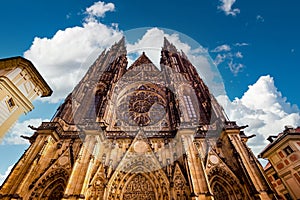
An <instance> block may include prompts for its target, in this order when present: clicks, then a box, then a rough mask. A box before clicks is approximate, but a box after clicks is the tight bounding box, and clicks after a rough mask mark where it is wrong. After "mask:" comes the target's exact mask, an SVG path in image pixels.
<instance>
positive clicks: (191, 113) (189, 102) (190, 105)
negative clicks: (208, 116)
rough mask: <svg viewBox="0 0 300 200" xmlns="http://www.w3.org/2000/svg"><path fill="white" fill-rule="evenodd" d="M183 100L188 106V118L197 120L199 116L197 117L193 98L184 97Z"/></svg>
mask: <svg viewBox="0 0 300 200" xmlns="http://www.w3.org/2000/svg"><path fill="white" fill-rule="evenodd" d="M183 99H184V103H185V105H186V109H187V113H188V116H189V117H190V118H196V117H197V116H196V112H195V109H194V106H193V103H192V100H191V97H190V96H183Z"/></svg>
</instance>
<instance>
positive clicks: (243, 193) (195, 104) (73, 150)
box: [0, 38, 274, 200]
mask: <svg viewBox="0 0 300 200" xmlns="http://www.w3.org/2000/svg"><path fill="white" fill-rule="evenodd" d="M126 54H127V53H126V48H125V38H122V39H121V40H120V41H119V42H118V43H116V44H114V45H113V46H112V47H111V48H110V49H109V50H105V51H104V52H103V53H102V54H101V55H100V56H99V57H98V58H97V59H96V61H95V62H94V63H93V64H92V66H91V67H90V68H89V70H88V71H87V73H86V75H85V76H84V77H83V78H82V80H81V81H80V82H79V83H78V85H77V86H76V87H75V88H74V90H73V91H72V93H71V94H69V95H68V97H67V98H66V99H65V101H64V103H63V104H62V105H61V106H60V107H59V108H58V110H57V112H56V114H55V116H54V117H53V120H52V121H50V122H43V123H42V124H41V125H40V126H39V127H38V128H34V129H35V130H36V132H35V133H34V135H33V136H32V137H31V138H30V142H31V146H30V147H29V148H28V150H27V151H26V152H25V153H24V154H23V156H22V157H21V158H20V160H19V162H18V163H17V164H16V165H15V166H14V168H13V170H12V172H11V174H10V175H9V177H8V178H7V179H6V180H5V182H4V184H3V185H2V186H1V189H0V197H2V199H11V198H14V199H65V200H67V199H99V200H102V199H124V200H131V199H149V200H172V199H178V200H179V199H180V200H181V199H199V200H200V199H201V200H202V199H217V200H219V199H272V198H274V193H273V190H272V188H271V187H270V185H269V183H268V181H267V180H266V178H265V176H264V174H263V172H262V169H261V166H260V164H259V163H258V161H257V159H256V158H255V156H254V155H253V153H252V152H251V150H250V149H249V148H248V147H247V145H246V142H247V139H248V138H247V136H246V135H245V134H244V132H243V131H242V129H243V128H244V127H239V126H237V125H236V123H235V122H231V121H229V120H228V119H227V118H226V116H225V115H224V111H223V109H222V108H221V106H220V105H219V104H218V103H217V101H216V100H215V98H214V97H213V96H212V95H211V94H210V92H209V89H208V87H207V86H206V85H205V84H204V82H203V80H202V79H201V78H200V77H199V75H198V73H197V72H196V69H195V67H194V66H193V65H192V64H191V62H190V61H189V60H188V58H187V56H186V55H185V54H184V53H183V52H179V51H178V50H177V48H176V47H175V46H174V45H173V44H171V43H170V42H169V41H168V40H167V39H166V38H165V39H164V44H163V48H162V50H161V60H160V68H158V67H157V66H155V65H154V64H153V63H152V61H151V60H150V59H149V58H148V57H147V55H146V54H145V53H142V54H141V55H140V57H139V58H137V59H136V60H135V62H133V64H131V65H130V66H127V65H128V61H127V55H126Z"/></svg>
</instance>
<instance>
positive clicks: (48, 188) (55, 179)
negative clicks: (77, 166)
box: [29, 169, 69, 200]
mask: <svg viewBox="0 0 300 200" xmlns="http://www.w3.org/2000/svg"><path fill="white" fill-rule="evenodd" d="M68 177H69V175H68V173H67V172H66V171H65V170H64V169H58V170H55V171H52V172H51V173H49V174H47V175H46V176H44V178H43V179H42V180H41V181H40V182H38V183H37V184H36V185H37V186H36V187H35V188H34V189H33V192H32V193H31V196H30V197H29V199H45V200H60V199H62V198H63V195H64V191H65V188H66V186H67V181H68Z"/></svg>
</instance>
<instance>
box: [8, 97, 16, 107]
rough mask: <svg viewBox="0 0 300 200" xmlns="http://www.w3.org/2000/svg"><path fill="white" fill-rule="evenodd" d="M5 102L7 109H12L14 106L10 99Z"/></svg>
mask: <svg viewBox="0 0 300 200" xmlns="http://www.w3.org/2000/svg"><path fill="white" fill-rule="evenodd" d="M6 102H7V105H8V108H9V109H12V108H13V107H15V105H16V104H15V102H14V100H13V99H12V98H9V99H8V100H7V101H6Z"/></svg>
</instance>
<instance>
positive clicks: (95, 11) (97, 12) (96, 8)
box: [86, 1, 115, 22]
mask: <svg viewBox="0 0 300 200" xmlns="http://www.w3.org/2000/svg"><path fill="white" fill-rule="evenodd" d="M109 11H115V5H114V4H113V3H105V2H102V1H98V2H95V3H94V4H93V5H92V6H90V7H88V8H86V14H88V17H87V18H86V21H87V22H89V21H95V18H96V17H104V16H105V13H106V12H109Z"/></svg>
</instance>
